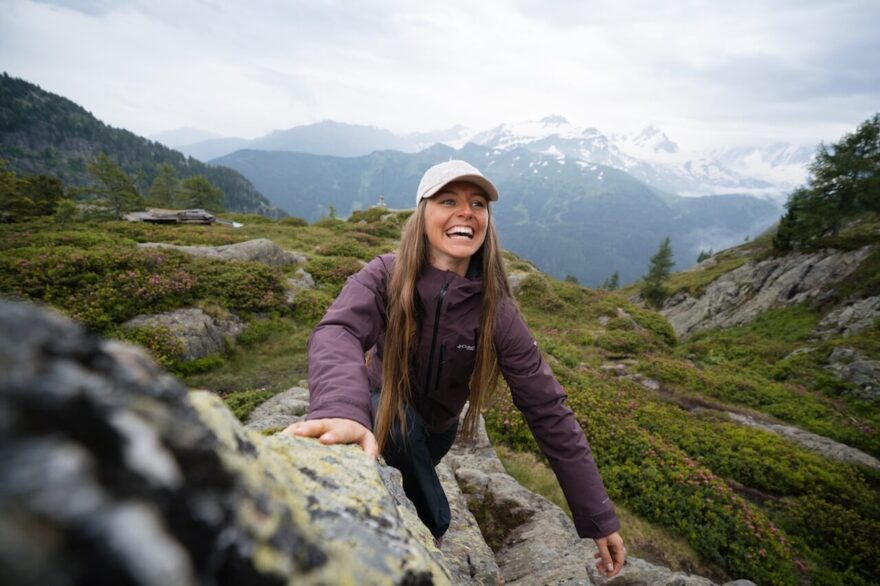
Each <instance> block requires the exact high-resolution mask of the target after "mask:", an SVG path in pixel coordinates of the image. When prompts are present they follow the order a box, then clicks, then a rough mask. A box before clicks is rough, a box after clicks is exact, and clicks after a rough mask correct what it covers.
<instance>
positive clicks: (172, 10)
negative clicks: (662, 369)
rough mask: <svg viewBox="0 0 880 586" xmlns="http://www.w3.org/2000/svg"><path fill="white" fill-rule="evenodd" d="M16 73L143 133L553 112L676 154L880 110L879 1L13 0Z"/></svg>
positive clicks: (805, 136)
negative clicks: (678, 147)
mask: <svg viewBox="0 0 880 586" xmlns="http://www.w3.org/2000/svg"><path fill="white" fill-rule="evenodd" d="M5 4H6V6H5V7H4V17H3V19H2V21H0V51H2V54H3V55H4V62H5V65H4V68H6V70H7V71H8V72H9V73H10V74H12V75H16V76H19V77H22V78H24V79H27V80H28V81H32V82H35V83H38V84H40V85H41V86H42V87H44V88H45V89H48V90H50V91H53V92H56V93H59V94H61V95H64V96H65V97H69V98H70V99H72V100H74V101H76V102H78V103H80V104H81V105H83V106H84V107H86V108H87V109H89V110H91V111H92V112H93V113H94V114H95V115H96V116H98V117H99V118H101V119H103V120H105V121H106V122H108V123H110V124H112V125H114V126H121V127H125V128H128V129H130V130H132V131H134V132H137V133H140V134H150V133H153V132H157V131H160V130H166V129H169V128H175V127H180V126H193V127H200V128H205V129H207V130H213V131H216V132H219V133H222V134H226V135H238V136H245V137H252V136H257V135H260V134H263V133H265V132H268V131H269V130H272V129H277V128H287V127H290V126H294V125H298V124H306V123H310V122H315V121H319V120H322V119H334V120H339V121H345V122H354V123H365V124H373V125H377V126H383V127H386V128H389V129H391V130H395V131H407V130H430V129H434V128H439V127H445V126H451V125H453V124H456V123H463V124H466V125H469V126H471V127H474V128H484V127H488V126H492V125H495V124H498V123H501V122H504V121H518V120H523V119H530V118H531V119H534V118H538V117H541V116H544V115H547V114H550V113H560V114H563V115H565V116H566V117H568V118H569V119H570V120H572V122H574V123H576V124H581V125H589V126H595V127H597V128H599V129H600V130H602V131H605V132H612V131H616V132H621V131H624V132H625V131H633V130H635V129H637V128H640V127H643V126H645V125H647V124H649V123H654V124H656V125H658V126H660V127H661V128H663V129H664V130H666V132H667V133H668V134H669V135H670V136H671V137H672V138H673V139H674V140H677V141H679V142H681V143H687V144H690V145H695V144H730V143H748V142H769V141H775V140H793V141H803V142H806V143H812V142H816V141H818V140H826V141H827V140H836V139H837V138H838V137H839V136H840V135H841V134H842V133H843V132H846V131H849V130H852V129H853V128H854V127H855V125H856V124H858V123H859V122H860V121H862V120H864V119H865V118H867V117H868V116H869V115H871V114H873V113H874V112H875V111H876V110H877V108H878V107H877V104H880V74H878V73H877V72H878V71H880V40H878V38H877V37H878V36H877V35H876V34H875V33H874V31H873V28H872V27H873V26H875V24H876V22H878V21H880V18H878V17H880V4H878V3H876V2H873V1H872V0H849V1H844V2H836V3H828V2H819V1H807V0H776V1H767V2H756V1H750V0H740V1H738V2H736V3H726V4H725V5H722V4H721V3H717V2H699V1H691V2H668V3H658V2H653V1H650V0H643V1H638V2H636V1H630V2H623V1H612V0H599V1H592V2H583V1H581V0H577V1H576V0H541V1H540V2H539V1H537V0H519V1H514V0H484V1H483V2H480V3H475V2H470V1H466V0H449V1H447V2H444V3H429V2H412V1H410V0H361V1H360V2H343V1H342V0H321V1H317V0H316V1H309V2H306V1H295V2H290V1H284V0H251V1H249V2H231V1H208V0H202V1H199V0H179V1H175V2H168V1H147V0H130V1H128V2H110V1H109V0H79V1H76V0H67V1H65V0H52V1H48V0H47V1H44V2H41V3H36V2H28V1H24V0H9V1H8V2H6V3H5Z"/></svg>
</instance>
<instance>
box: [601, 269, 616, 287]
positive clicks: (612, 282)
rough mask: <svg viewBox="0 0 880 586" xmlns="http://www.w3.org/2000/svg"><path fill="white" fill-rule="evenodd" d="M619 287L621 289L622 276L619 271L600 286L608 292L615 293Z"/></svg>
mask: <svg viewBox="0 0 880 586" xmlns="http://www.w3.org/2000/svg"><path fill="white" fill-rule="evenodd" d="M618 287H620V274H618V272H617V271H614V274H613V275H611V276H610V277H608V278H607V279H605V281H604V282H603V283H602V285H600V288H601V289H605V290H606V291H615V290H616V289H617V288H618Z"/></svg>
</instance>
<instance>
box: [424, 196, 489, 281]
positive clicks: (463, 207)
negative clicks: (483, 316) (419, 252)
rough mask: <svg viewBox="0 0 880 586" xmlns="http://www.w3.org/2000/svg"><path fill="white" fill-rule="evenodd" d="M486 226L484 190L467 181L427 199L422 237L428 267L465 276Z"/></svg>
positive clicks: (487, 209) (484, 237)
mask: <svg viewBox="0 0 880 586" xmlns="http://www.w3.org/2000/svg"><path fill="white" fill-rule="evenodd" d="M488 225H489V205H488V202H487V199H486V195H485V193H483V190H482V189H480V188H479V187H477V186H476V185H474V184H473V183H468V182H467V181H453V182H452V183H448V184H447V185H446V186H445V187H443V189H441V190H440V191H438V192H437V193H436V194H435V195H434V196H433V197H431V198H430V199H428V201H427V203H426V205H425V233H426V235H427V237H428V258H429V260H430V262H431V265H433V266H434V267H436V268H438V269H440V270H444V271H454V272H456V273H458V274H459V275H461V276H464V274H465V272H466V271H467V268H468V263H469V262H470V259H471V257H472V256H473V255H474V253H475V252H477V250H479V248H480V246H482V245H483V241H484V240H485V239H486V228H487V226H488Z"/></svg>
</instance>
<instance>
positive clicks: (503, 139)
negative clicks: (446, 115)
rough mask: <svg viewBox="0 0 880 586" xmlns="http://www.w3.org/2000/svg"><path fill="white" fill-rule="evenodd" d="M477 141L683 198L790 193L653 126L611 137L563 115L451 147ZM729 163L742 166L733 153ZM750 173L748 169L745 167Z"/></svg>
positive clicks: (499, 128) (771, 178)
mask: <svg viewBox="0 0 880 586" xmlns="http://www.w3.org/2000/svg"><path fill="white" fill-rule="evenodd" d="M466 142H473V143H475V144H479V145H481V146H485V147H488V148H491V149H496V150H510V149H514V148H525V149H527V150H530V151H533V152H537V153H546V154H558V155H560V156H565V157H568V158H572V159H575V160H579V161H584V162H590V163H598V164H600V165H606V166H609V167H614V168H616V169H620V170H622V171H626V172H627V173H629V174H631V175H633V176H634V177H636V178H638V179H640V180H642V181H644V182H645V183H648V184H649V185H653V186H655V187H657V188H659V189H662V190H664V191H669V192H672V193H677V194H679V195H685V196H690V195H715V194H723V193H743V194H749V195H756V196H761V197H766V198H768V199H773V200H776V201H780V200H782V199H784V197H785V194H786V192H787V191H788V190H789V189H790V188H791V186H790V185H789V184H788V182H787V181H786V182H780V181H779V180H778V179H777V178H775V177H774V176H773V174H772V172H771V169H770V168H768V169H766V170H765V171H766V172H765V173H763V175H761V176H757V175H752V174H748V173H745V172H741V171H738V170H737V169H734V168H732V167H731V166H729V165H725V164H724V163H723V162H722V161H720V160H718V159H717V158H716V157H713V156H712V155H711V154H708V153H707V154H700V153H686V152H682V150H681V149H680V148H679V146H678V145H677V144H676V143H675V142H674V141H672V140H671V139H670V138H669V137H668V136H667V135H666V134H665V133H664V132H663V131H661V130H660V129H658V128H656V127H653V126H649V127H647V128H645V129H644V130H643V131H642V132H641V133H639V134H637V135H635V136H632V137H627V136H615V135H611V136H606V135H605V134H603V133H601V132H600V131H599V130H597V129H596V128H578V127H576V126H573V125H572V124H571V123H569V121H568V120H566V119H565V118H564V117H562V116H558V115H554V116H548V117H546V118H542V119H541V120H538V121H529V122H521V123H516V124H502V125H500V126H497V127H495V128H492V129H491V130H486V131H483V132H477V133H474V134H472V135H470V136H466V135H465V136H463V137H462V138H461V139H459V140H458V141H454V142H447V143H446V144H449V145H450V146H452V147H454V148H459V147H461V146H462V145H463V144H464V143H466ZM728 160H729V161H731V162H739V161H740V159H738V158H737V157H736V156H735V154H734V153H730V154H729V156H728ZM741 167H742V168H743V169H748V168H749V167H748V166H746V165H742V166H741Z"/></svg>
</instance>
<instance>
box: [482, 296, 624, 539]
mask: <svg viewBox="0 0 880 586" xmlns="http://www.w3.org/2000/svg"><path fill="white" fill-rule="evenodd" d="M502 303H504V305H502V311H501V312H499V318H501V319H499V320H498V324H499V327H496V331H495V345H496V349H497V352H498V360H499V364H500V366H501V373H502V374H503V376H504V379H505V380H506V381H507V384H508V386H509V387H510V391H511V394H512V397H513V403H514V405H516V407H517V408H518V409H519V410H520V411H521V412H522V414H523V416H524V417H525V420H526V423H527V424H528V426H529V429H531V431H532V434H533V435H534V436H535V440H536V441H537V442H538V445H539V446H540V448H541V451H542V452H543V453H544V455H545V456H546V457H547V459H548V460H549V461H550V465H551V466H552V467H553V472H554V473H555V474H556V478H557V479H558V480H559V485H560V486H561V487H562V492H563V493H564V494H565V499H566V501H568V505H569V507H570V508H571V512H572V516H573V517H574V524H575V527H576V528H577V532H578V535H579V536H581V537H593V538H596V537H605V536H606V535H610V534H611V533H613V532H615V531H617V530H619V529H620V522H619V521H618V519H617V514H616V513H615V512H614V503H612V502H611V499H610V498H609V497H608V493H607V492H606V491H605V486H604V484H603V483H602V478H601V477H600V476H599V469H598V468H597V467H596V462H595V461H594V460H593V455H592V451H591V450H590V445H589V443H588V442H587V439H586V437H585V436H584V432H583V430H582V429H581V426H580V424H579V423H578V422H577V419H576V418H575V416H574V413H572V411H571V409H569V408H568V407H567V406H566V405H565V403H564V402H565V400H566V398H567V396H566V394H565V391H564V390H563V389H562V386H561V385H560V384H559V382H558V381H557V380H556V378H555V377H554V376H553V372H552V371H551V370H550V367H549V366H548V365H547V363H546V362H545V361H544V358H543V357H542V356H541V351H540V349H539V348H538V343H537V342H536V341H535V339H534V338H533V337H532V334H531V332H530V331H529V329H528V327H527V326H526V324H525V322H524V321H523V319H522V315H521V314H520V313H519V311H518V310H517V309H516V306H515V305H514V303H513V301H512V300H510V299H505V300H504V301H503V302H502Z"/></svg>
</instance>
